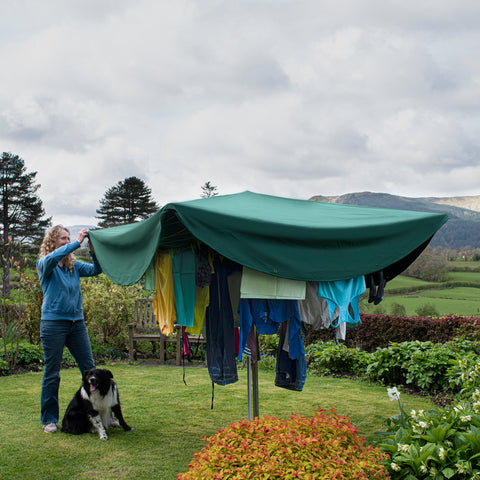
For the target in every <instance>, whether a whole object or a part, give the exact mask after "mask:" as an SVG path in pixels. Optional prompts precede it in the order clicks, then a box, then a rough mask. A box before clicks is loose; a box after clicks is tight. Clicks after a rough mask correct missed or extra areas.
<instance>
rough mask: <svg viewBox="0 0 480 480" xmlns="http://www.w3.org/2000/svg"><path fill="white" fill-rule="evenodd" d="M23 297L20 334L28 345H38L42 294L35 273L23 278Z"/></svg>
mask: <svg viewBox="0 0 480 480" xmlns="http://www.w3.org/2000/svg"><path fill="white" fill-rule="evenodd" d="M23 295H24V301H25V310H24V314H23V315H22V318H21V324H20V329H21V333H22V336H23V337H24V338H28V340H29V341H30V343H33V344H36V345H39V344H40V320H41V317H42V302H43V292H42V287H41V285H40V280H39V278H38V274H37V273H36V272H35V273H31V274H30V275H27V276H26V277H25V282H24V283H23Z"/></svg>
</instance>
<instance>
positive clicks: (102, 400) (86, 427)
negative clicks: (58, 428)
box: [62, 368, 133, 440]
mask: <svg viewBox="0 0 480 480" xmlns="http://www.w3.org/2000/svg"><path fill="white" fill-rule="evenodd" d="M112 412H113V414H114V415H115V417H116V418H117V419H118V422H120V425H121V426H122V427H123V429H124V430H133V428H131V427H129V426H128V425H127V423H126V422H125V420H124V419H123V414H122V409H121V407H120V400H119V398H118V389H117V384H116V383H115V382H114V381H113V374H112V372H111V371H110V370H105V369H99V368H92V369H91V370H87V371H86V372H84V374H83V381H82V386H81V387H80V389H79V390H78V391H77V393H76V394H75V396H74V397H73V399H72V401H71V402H70V403H69V405H68V407H67V410H66V412H65V415H64V417H63V421H62V432H66V433H73V434H74V435H80V434H82V433H98V436H99V437H100V439H101V440H108V436H107V433H106V429H107V428H108V427H111V426H118V422H117V421H116V420H115V419H114V418H113V417H112Z"/></svg>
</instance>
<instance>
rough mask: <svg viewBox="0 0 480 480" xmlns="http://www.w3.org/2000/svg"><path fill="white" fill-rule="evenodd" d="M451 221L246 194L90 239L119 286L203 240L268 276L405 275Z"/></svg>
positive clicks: (176, 207) (162, 213) (170, 209)
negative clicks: (158, 257) (162, 255)
mask: <svg viewBox="0 0 480 480" xmlns="http://www.w3.org/2000/svg"><path fill="white" fill-rule="evenodd" d="M447 220H448V217H447V215H444V214H433V213H425V212H412V211H404V210H392V209H383V208H372V207H360V206H353V205H342V204H330V203H321V202H312V201H308V200H297V199H290V198H285V197H275V196H270V195H264V194H259V193H254V192H249V191H246V192H242V193H237V194H232V195H219V196H215V197H210V198H202V199H197V200H190V201H185V202H178V203H169V204H167V205H165V206H164V207H163V208H162V209H161V210H159V211H158V212H157V213H155V214H154V215H153V216H152V217H150V218H149V219H148V220H145V221H143V222H138V223H134V224H131V225H125V226H119V227H112V228H108V229H102V230H95V231H91V232H90V240H91V242H92V245H93V247H94V249H95V252H96V255H97V258H98V260H99V262H100V264H101V266H102V268H103V270H104V272H105V274H106V275H107V276H108V277H109V278H110V279H111V280H112V281H113V282H114V283H117V284H119V285H132V284H134V283H136V282H138V281H139V280H140V279H141V277H142V276H143V275H144V273H145V271H146V270H147V268H148V266H149V265H150V262H151V260H152V258H153V257H154V255H155V252H156V250H157V249H158V248H162V249H170V248H182V247H186V246H188V245H190V244H192V243H193V244H195V243H197V242H202V243H205V244H206V245H208V246H209V247H211V248H212V249H213V250H215V251H217V252H218V253H220V254H221V255H224V256H225V257H227V258H229V259H231V260H233V261H235V262H237V263H239V264H241V265H245V266H248V267H250V268H253V269H256V270H259V271H262V272H265V273H269V274H272V275H277V276H281V277H285V278H292V279H297V280H312V281H317V280H319V281H320V280H324V281H327V280H329V281H332V280H343V279H348V278H355V277H357V276H360V275H366V274H368V273H373V272H375V271H379V270H385V269H388V268H391V271H392V272H395V275H396V274H398V273H400V271H401V270H403V269H404V268H406V267H407V266H408V264H409V263H411V262H412V261H413V260H414V259H415V258H416V257H417V256H418V255H419V254H420V253H421V251H422V250H423V249H424V248H425V247H426V246H427V245H428V242H429V241H430V239H431V238H432V236H433V235H434V234H435V233H436V232H437V231H438V230H439V229H440V228H441V226H442V225H443V224H444V223H445V222H446V221H447ZM392 276H393V273H392Z"/></svg>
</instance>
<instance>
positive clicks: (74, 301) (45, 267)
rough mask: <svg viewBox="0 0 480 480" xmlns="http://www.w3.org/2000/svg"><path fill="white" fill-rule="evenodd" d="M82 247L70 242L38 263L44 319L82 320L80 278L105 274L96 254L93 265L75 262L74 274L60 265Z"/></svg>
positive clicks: (77, 243) (75, 242)
mask: <svg viewBox="0 0 480 480" xmlns="http://www.w3.org/2000/svg"><path fill="white" fill-rule="evenodd" d="M79 247H80V243H79V242H78V241H76V240H75V241H74V242H72V243H68V244H67V245H63V246H62V247H60V248H57V249H56V250H55V251H53V252H51V253H49V254H48V255H46V256H45V257H42V258H40V259H39V260H38V262H37V271H38V276H39V277H40V284H41V286H42V290H43V304H42V320H82V319H83V305H82V304H83V299H82V289H81V286H80V277H93V276H95V275H98V274H99V273H101V272H102V268H101V267H100V264H99V263H98V261H97V259H96V258H95V256H94V255H92V254H90V255H91V257H92V260H93V263H84V262H80V261H78V260H77V261H76V262H75V264H74V268H73V272H72V273H70V271H69V270H68V268H67V267H65V266H63V267H60V266H59V265H58V262H60V261H61V260H62V258H64V257H65V256H67V255H68V254H69V253H72V252H73V251H74V250H76V249H77V248H79Z"/></svg>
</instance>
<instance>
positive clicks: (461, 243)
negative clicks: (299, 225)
mask: <svg viewBox="0 0 480 480" xmlns="http://www.w3.org/2000/svg"><path fill="white" fill-rule="evenodd" d="M453 198H455V199H462V198H465V199H471V203H469V204H470V205H472V206H474V205H477V204H476V203H475V199H477V200H480V196H479V197H452V199H453ZM310 200H312V201H316V202H329V203H343V204H347V205H361V206H365V207H377V208H392V209H395V210H413V211H417V212H431V213H446V214H447V215H448V222H447V223H446V224H445V225H444V226H443V227H442V228H441V229H440V230H439V231H438V232H437V233H436V235H435V236H434V237H433V239H432V242H431V245H432V246H433V247H444V248H449V249H454V248H462V247H467V246H470V247H474V248H480V210H479V211H475V210H474V209H467V208H461V207H457V206H454V205H452V204H451V203H450V201H449V200H450V199H448V198H435V199H433V198H410V197H400V196H397V195H390V194H388V193H372V192H359V193H347V194H345V195H340V196H336V197H332V196H330V197H329V196H322V195H316V196H314V197H312V198H310ZM451 202H452V203H455V200H451ZM458 203H461V202H460V200H458Z"/></svg>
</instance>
